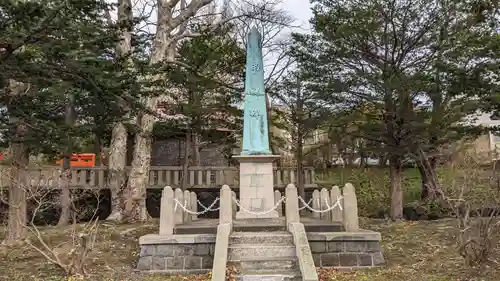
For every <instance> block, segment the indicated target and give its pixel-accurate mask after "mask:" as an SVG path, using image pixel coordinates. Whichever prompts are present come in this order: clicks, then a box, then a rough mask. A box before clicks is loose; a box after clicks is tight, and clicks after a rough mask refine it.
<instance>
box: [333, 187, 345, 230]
mask: <svg viewBox="0 0 500 281" xmlns="http://www.w3.org/2000/svg"><path fill="white" fill-rule="evenodd" d="M341 196H342V193H340V188H339V187H338V186H336V185H334V186H333V187H332V190H331V191H330V202H331V206H333V205H334V204H336V203H337V201H338V200H339V199H340V197H341ZM330 213H331V219H332V221H336V222H343V221H344V214H343V213H344V199H340V202H339V205H337V206H336V207H335V208H333V209H332V211H331V212H330Z"/></svg>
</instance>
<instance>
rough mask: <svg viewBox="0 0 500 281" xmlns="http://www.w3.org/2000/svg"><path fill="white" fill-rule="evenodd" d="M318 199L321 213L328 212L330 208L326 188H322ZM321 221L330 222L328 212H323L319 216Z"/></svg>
mask: <svg viewBox="0 0 500 281" xmlns="http://www.w3.org/2000/svg"><path fill="white" fill-rule="evenodd" d="M319 198H320V199H321V202H320V206H321V211H324V210H328V208H330V207H331V204H330V194H329V193H328V190H327V189H326V188H324V187H323V188H322V189H321V191H320V196H319ZM320 217H321V219H324V220H328V221H329V220H330V218H331V216H330V211H328V212H324V213H321V214H320Z"/></svg>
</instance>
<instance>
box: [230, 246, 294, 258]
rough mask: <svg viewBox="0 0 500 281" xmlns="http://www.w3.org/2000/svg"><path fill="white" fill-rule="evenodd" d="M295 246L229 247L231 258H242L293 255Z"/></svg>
mask: <svg viewBox="0 0 500 281" xmlns="http://www.w3.org/2000/svg"><path fill="white" fill-rule="evenodd" d="M295 255H296V249H295V246H268V245H265V246H247V245H244V246H238V247H233V246H231V247H229V257H230V260H241V259H245V258H248V257H293V256H295Z"/></svg>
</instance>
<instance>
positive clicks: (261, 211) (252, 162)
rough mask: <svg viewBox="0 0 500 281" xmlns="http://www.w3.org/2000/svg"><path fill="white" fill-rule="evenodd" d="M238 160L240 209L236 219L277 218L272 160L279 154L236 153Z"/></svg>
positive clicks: (278, 156)
mask: <svg viewBox="0 0 500 281" xmlns="http://www.w3.org/2000/svg"><path fill="white" fill-rule="evenodd" d="M233 158H234V159H236V160H238V161H239V162H240V199H239V202H240V205H241V208H240V210H239V211H238V212H237V213H236V218H237V219H248V218H277V217H279V214H278V211H276V209H274V207H275V206H274V175H273V162H274V161H275V160H277V159H279V158H281V156H280V155H237V156H233Z"/></svg>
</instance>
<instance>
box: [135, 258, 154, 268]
mask: <svg viewBox="0 0 500 281" xmlns="http://www.w3.org/2000/svg"><path fill="white" fill-rule="evenodd" d="M152 259H153V257H151V256H149V257H141V258H139V261H138V262H137V270H140V271H146V270H150V269H151V261H152Z"/></svg>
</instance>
